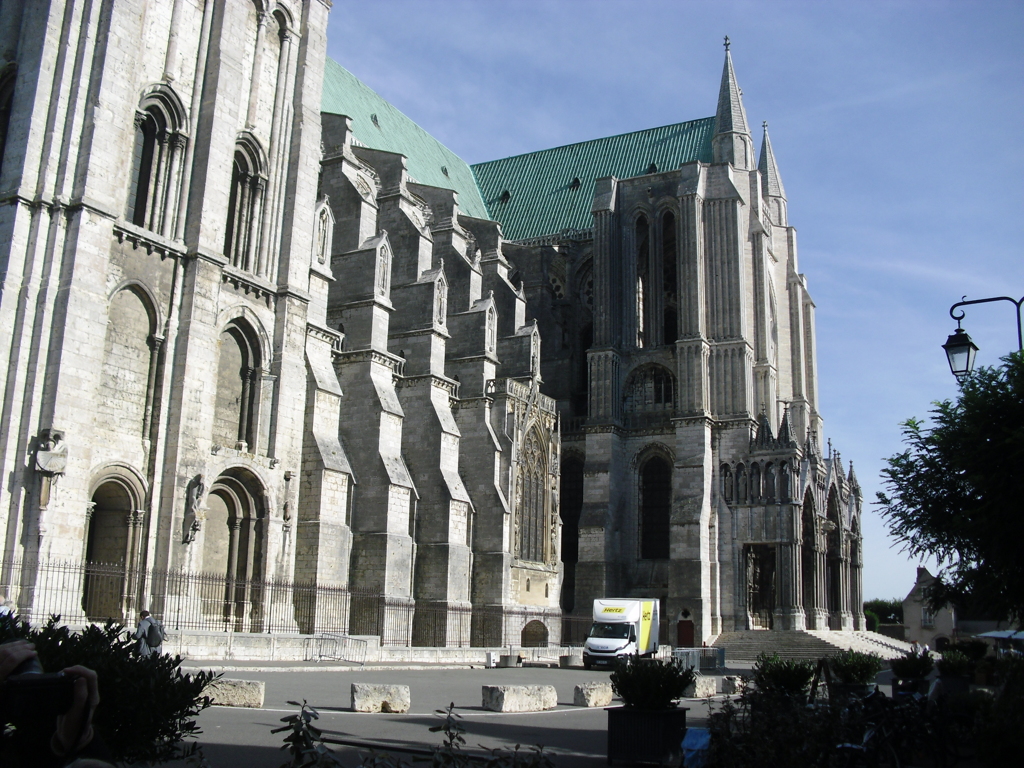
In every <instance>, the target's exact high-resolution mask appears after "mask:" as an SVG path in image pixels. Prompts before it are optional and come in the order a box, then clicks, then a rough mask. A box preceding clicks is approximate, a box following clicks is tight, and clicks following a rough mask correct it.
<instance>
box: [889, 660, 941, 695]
mask: <svg viewBox="0 0 1024 768" xmlns="http://www.w3.org/2000/svg"><path fill="white" fill-rule="evenodd" d="M934 666H935V661H934V660H933V659H932V655H931V654H930V653H929V652H928V651H910V652H909V653H907V654H906V655H904V656H901V657H900V658H898V659H893V660H892V662H891V667H892V676H893V682H892V689H893V694H897V693H926V692H927V691H926V689H925V678H927V677H928V675H929V674H930V673H931V671H932V669H933V668H934Z"/></svg>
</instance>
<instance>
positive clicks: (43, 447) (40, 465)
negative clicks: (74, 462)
mask: <svg viewBox="0 0 1024 768" xmlns="http://www.w3.org/2000/svg"><path fill="white" fill-rule="evenodd" d="M67 466H68V446H67V443H65V442H64V433H63V432H60V431H58V430H55V429H44V430H43V431H42V434H41V435H40V441H39V447H38V448H36V459H35V468H36V472H38V473H39V476H40V481H39V507H40V509H45V508H46V507H47V506H48V505H49V503H50V491H51V490H52V488H53V484H54V483H55V482H56V481H57V478H58V477H60V476H61V475H63V474H64V470H65V469H67Z"/></svg>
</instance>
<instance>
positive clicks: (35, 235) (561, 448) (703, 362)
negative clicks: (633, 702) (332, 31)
mask: <svg viewBox="0 0 1024 768" xmlns="http://www.w3.org/2000/svg"><path fill="white" fill-rule="evenodd" d="M330 7H331V3H330V0H113V2H110V3H106V4H96V3H90V2H86V0H52V2H49V3H47V4H42V5H36V4H33V3H30V2H26V0H0V16H2V17H3V18H4V20H5V23H4V25H3V26H2V27H0V276H2V277H0V279H2V282H0V360H3V368H4V370H3V375H2V378H0V388H2V398H0V408H2V410H0V546H2V554H0V592H3V593H5V595H6V596H7V597H8V598H9V599H11V600H13V601H14V602H15V603H16V604H17V606H18V610H19V611H20V612H21V613H22V614H23V615H26V616H30V617H33V618H34V619H38V618H41V617H45V616H46V615H47V614H49V613H61V615H62V616H63V617H64V619H65V620H66V621H69V622H71V623H78V624H81V623H83V622H86V621H99V620H104V619H106V618H115V619H118V620H126V621H130V620H131V619H132V617H133V615H134V614H135V613H137V611H138V610H139V609H140V608H142V607H148V608H150V609H151V610H153V611H154V613H156V614H157V615H158V616H161V617H162V618H163V620H164V623H165V624H166V625H167V626H168V627H169V628H178V629H180V630H181V631H189V630H195V631H199V630H205V631H209V630H210V629H220V630H223V631H226V632H234V633H239V632H248V633H300V634H315V633H322V632H325V631H330V632H339V633H344V634H350V635H355V636H376V637H377V638H378V639H379V642H381V643H382V644H390V645H398V646H449V647H451V646H477V647H496V646H500V645H509V644H513V645H514V644H522V645H531V644H547V643H550V644H557V643H559V642H562V640H563V631H564V630H565V628H566V627H567V626H569V623H568V622H569V621H570V620H569V619H568V618H567V617H571V616H589V613H590V606H591V603H592V601H593V599H595V598H600V597H630V596H643V597H652V598H657V599H659V600H660V601H661V615H662V616H663V617H667V618H668V619H669V622H668V623H670V624H671V627H668V626H666V627H665V628H664V629H663V632H664V633H665V634H666V635H667V636H666V637H664V638H663V641H666V642H672V643H676V642H683V638H684V637H685V642H686V643H687V644H695V645H700V644H701V643H702V642H710V641H711V640H713V639H714V638H715V637H716V636H717V635H719V634H720V633H722V632H726V631H731V630H741V629H776V630H781V629H822V630H824V629H863V628H864V617H863V613H862V610H861V603H862V597H861V562H862V558H861V548H862V538H861V532H860V516H861V504H862V498H861V491H860V487H859V485H858V483H857V480H856V477H855V475H854V473H853V469H852V466H850V465H849V464H847V465H846V467H845V468H844V465H843V462H842V460H841V459H840V456H839V454H838V452H837V451H835V450H834V449H833V448H832V447H831V444H830V443H828V444H826V445H827V447H826V448H825V449H824V450H823V439H822V419H821V416H820V414H819V410H818V394H817V393H818V380H817V370H816V350H815V344H816V341H815V334H814V303H813V301H812V299H811V297H810V294H809V291H808V281H807V278H806V277H805V276H804V275H803V274H802V273H801V272H800V271H799V267H798V261H797V248H796V232H795V229H794V228H793V227H792V226H790V224H789V220H788V215H787V198H786V192H785V189H784V187H783V184H782V177H781V175H780V172H779V165H778V163H777V161H776V157H775V155H774V153H773V150H772V145H771V142H770V141H769V138H768V132H767V126H765V128H764V133H763V138H762V139H761V146H760V151H759V152H758V153H755V147H754V138H753V135H752V132H751V128H750V125H749V123H748V120H747V116H746V113H745V110H744V107H743V103H742V96H741V91H740V88H739V86H738V84H737V78H736V74H735V72H734V69H733V62H732V58H731V53H730V51H729V47H728V42H727V45H726V52H725V64H724V69H723V74H722V80H721V85H720V88H719V92H718V101H717V110H716V112H715V114H714V116H711V117H704V118H699V119H694V120H689V121H687V122H681V123H677V124H674V125H668V126H662V127H657V128H652V129H649V130H643V131H637V132H634V133H629V134H624V135H620V136H612V137H607V138H599V139H595V140H592V141H585V142H582V143H578V144H572V145H568V146H563V147H557V148H554V149H546V150H541V151H537V152H532V153H529V154H525V155H519V156H516V157H510V158H505V159H500V160H495V161H492V162H485V163H480V164H477V165H473V166H470V165H468V164H467V163H465V162H464V161H462V160H461V159H460V158H459V157H458V156H457V155H456V154H454V153H453V152H452V151H450V150H449V149H447V148H446V147H444V146H443V145H442V144H441V143H440V142H438V141H437V140H436V139H434V138H433V137H432V136H430V135H429V134H428V133H427V132H426V131H424V130H423V129H422V128H420V127H419V126H418V125H417V124H416V123H415V122H413V120H411V119H410V118H409V117H407V116H406V115H404V114H402V113H401V112H400V111H398V110H397V109H396V108H395V107H394V106H392V105H391V104H389V103H388V102H387V101H385V100H384V99H383V98H382V97H381V96H379V95H378V94H376V93H374V92H373V91H372V90H371V89H370V88H368V87H367V86H366V85H365V84H363V83H362V82H360V81H359V80H358V79H357V78H356V77H354V76H353V75H352V74H351V73H349V72H348V71H347V70H345V69H344V68H343V67H342V66H341V65H339V64H338V63H336V62H334V61H332V60H330V59H328V58H327V55H326V49H327V40H326V34H327V18H328V14H329V12H330ZM41 9H42V10H41ZM713 96H714V91H713V87H712V84H709V99H708V105H709V107H710V106H711V101H712V99H713ZM709 111H710V110H709ZM54 574H58V575H59V576H60V578H59V579H58V578H56V577H55V576H54ZM101 585H106V586H104V587H102V588H101ZM111 585H113V586H111ZM677 621H678V622H679V624H678V628H677V624H676V622H677ZM677 631H678V633H679V634H678V636H677V634H676V633H677Z"/></svg>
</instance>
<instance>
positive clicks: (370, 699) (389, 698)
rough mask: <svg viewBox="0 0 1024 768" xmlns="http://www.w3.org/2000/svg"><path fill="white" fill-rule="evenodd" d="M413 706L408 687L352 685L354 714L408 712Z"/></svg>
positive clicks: (367, 684) (368, 684)
mask: <svg viewBox="0 0 1024 768" xmlns="http://www.w3.org/2000/svg"><path fill="white" fill-rule="evenodd" d="M411 704H412V697H411V696H410V694H409V686H408V685H373V684H370V683H352V710H353V711H354V712H408V711H409V707H410V705H411Z"/></svg>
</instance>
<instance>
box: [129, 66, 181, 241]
mask: <svg viewBox="0 0 1024 768" xmlns="http://www.w3.org/2000/svg"><path fill="white" fill-rule="evenodd" d="M187 143H188V140H187V138H186V134H185V111H184V107H183V106H182V104H181V101H180V100H179V99H178V97H177V95H176V94H174V92H173V91H171V90H170V89H168V88H167V87H166V86H165V85H161V86H158V87H157V88H156V89H155V90H153V91H152V92H151V93H149V94H148V95H147V96H146V97H145V98H144V99H143V101H142V105H141V107H140V109H139V111H138V112H136V113H135V144H134V149H133V152H132V170H131V179H130V183H129V186H128V204H127V206H126V207H125V218H127V219H128V221H130V222H131V223H132V224H134V225H136V226H138V227H144V228H145V229H149V230H152V231H153V232H156V233H158V234H160V235H163V236H164V237H173V236H174V235H175V228H176V224H177V218H178V202H179V195H180V193H181V165H182V160H183V159H184V155H185V146H186V144H187Z"/></svg>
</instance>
